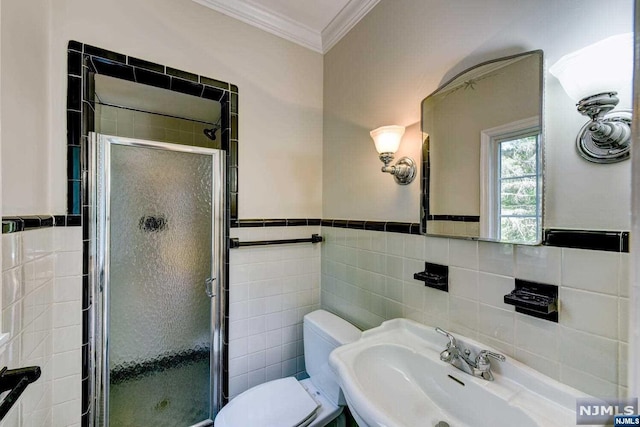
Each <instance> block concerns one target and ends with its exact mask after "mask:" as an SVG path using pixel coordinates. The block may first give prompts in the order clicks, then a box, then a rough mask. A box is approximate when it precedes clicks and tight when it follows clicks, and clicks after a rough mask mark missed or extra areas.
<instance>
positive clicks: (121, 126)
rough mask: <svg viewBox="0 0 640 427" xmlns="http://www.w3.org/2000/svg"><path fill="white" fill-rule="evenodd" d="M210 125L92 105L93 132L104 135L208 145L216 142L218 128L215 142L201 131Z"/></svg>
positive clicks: (198, 145)
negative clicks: (94, 113)
mask: <svg viewBox="0 0 640 427" xmlns="http://www.w3.org/2000/svg"><path fill="white" fill-rule="evenodd" d="M212 127H213V125H210V124H203V123H199V122H195V121H193V120H186V119H179V118H175V117H167V116H163V115H160V114H151V113H146V112H144V111H132V110H128V109H125V108H118V107H112V106H108V105H100V104H97V105H96V131H97V132H99V133H102V134H105V135H113V136H123V137H127V138H137V139H149V140H152V141H160V142H171V143H174V144H183V145H194V146H196V147H207V148H211V147H212V146H218V145H219V142H220V131H219V130H218V131H217V134H216V136H217V138H216V139H217V142H218V143H217V144H216V143H215V142H212V141H211V140H210V139H209V138H207V137H206V136H205V134H204V130H205V129H210V128H212Z"/></svg>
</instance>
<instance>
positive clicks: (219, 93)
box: [22, 40, 319, 427]
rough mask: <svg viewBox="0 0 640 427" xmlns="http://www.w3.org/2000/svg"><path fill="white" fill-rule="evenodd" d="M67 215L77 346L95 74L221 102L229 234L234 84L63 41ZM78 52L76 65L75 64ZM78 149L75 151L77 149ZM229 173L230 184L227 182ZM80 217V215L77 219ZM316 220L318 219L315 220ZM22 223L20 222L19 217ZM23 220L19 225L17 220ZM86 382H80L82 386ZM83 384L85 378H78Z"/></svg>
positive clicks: (234, 195)
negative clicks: (76, 238) (77, 261)
mask: <svg viewBox="0 0 640 427" xmlns="http://www.w3.org/2000/svg"><path fill="white" fill-rule="evenodd" d="M67 55H68V56H67V64H68V69H67V75H68V77H67V79H68V82H69V87H68V89H67V106H68V107H67V138H66V140H67V161H68V162H69V163H70V164H68V165H67V174H68V176H67V215H66V216H62V217H55V218H54V222H55V224H56V225H58V224H60V225H65V226H80V225H82V226H83V228H82V238H83V242H84V244H83V248H84V250H83V273H85V274H83V294H82V295H83V297H82V301H83V303H82V308H83V311H82V315H83V331H82V344H83V346H86V347H83V348H87V349H88V346H89V345H90V339H89V338H90V336H89V332H90V331H89V326H88V325H89V322H88V320H89V314H90V310H91V308H92V295H91V289H90V283H89V280H88V276H87V274H86V272H87V271H88V267H89V264H88V261H89V254H88V253H87V246H88V244H89V242H90V239H91V235H90V233H89V221H88V213H89V208H90V206H89V199H88V176H89V171H88V157H87V153H88V144H89V133H90V132H92V131H94V130H95V117H94V116H95V96H94V91H95V87H94V86H95V74H103V75H107V76H112V77H116V78H120V79H125V80H129V81H132V82H136V83H140V84H145V85H149V86H154V87H159V88H163V89H168V90H173V91H175V92H181V93H186V94H189V95H193V96H196V97H200V98H203V99H210V100H214V101H217V102H220V104H221V119H222V120H221V125H222V126H221V127H222V129H221V138H220V148H221V149H222V150H224V151H225V152H226V158H225V160H226V171H227V176H226V185H227V187H226V188H227V191H226V194H225V195H224V197H225V201H226V211H225V218H224V225H225V234H226V235H227V236H228V234H229V225H230V223H233V222H236V221H237V219H238V182H237V175H238V120H239V119H238V87H237V86H236V85H232V84H229V83H225V82H222V81H220V80H215V79H211V78H208V77H205V76H199V75H197V74H193V73H189V72H187V71H182V70H178V69H175V68H170V67H167V66H165V65H161V64H157V63H154V62H150V61H146V60H144V59H140V58H136V57H130V56H127V55H124V54H121V53H117V52H113V51H109V50H105V49H101V48H98V47H95V46H90V45H86V44H83V43H80V42H77V41H73V40H72V41H69V44H68V49H67ZM78 58H80V70H79V69H78ZM78 150H79V152H78ZM232 177H235V178H236V179H234V180H233V186H232V185H231V182H232ZM83 218H84V221H83V220H82V219H83ZM318 221H319V220H318ZM22 224H24V223H22ZM22 226H24V225H22ZM224 250H225V253H226V255H227V256H226V260H225V267H226V268H225V271H224V275H225V283H228V279H229V275H228V271H229V261H228V253H229V248H228V247H225V248H224ZM228 292H229V290H228V287H225V288H224V289H223V291H222V293H221V294H220V295H219V298H220V303H221V306H224V307H225V308H226V310H227V311H226V313H227V315H226V316H225V318H224V319H223V322H222V326H221V327H222V330H223V342H222V357H221V358H222V365H223V366H222V370H223V372H226V371H227V369H228V361H229V355H228V352H229V349H228V344H227V341H226V338H227V337H228V336H229V323H228V309H229V298H228ZM88 372H89V366H88V363H85V362H83V381H85V379H88V376H87V375H85V374H88ZM88 384H89V382H88V381H87V382H86V385H87V386H88ZM83 385H85V383H84V382H83ZM221 388H222V394H223V396H222V400H223V403H225V402H226V399H227V396H228V394H229V393H228V389H229V378H228V376H227V375H225V376H223V378H222V387H221ZM89 393H90V390H89V389H88V387H84V386H83V389H82V394H83V396H82V398H83V408H82V410H83V413H82V426H83V427H86V426H88V425H89V424H90V419H91V410H90V408H87V407H86V405H85V403H86V402H91V399H90V397H91V396H90V395H89Z"/></svg>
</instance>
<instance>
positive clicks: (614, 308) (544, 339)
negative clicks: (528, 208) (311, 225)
mask: <svg viewBox="0 0 640 427" xmlns="http://www.w3.org/2000/svg"><path fill="white" fill-rule="evenodd" d="M322 234H323V236H324V237H325V243H323V244H322V293H321V300H322V307H323V308H326V309H328V310H331V311H333V312H335V313H336V314H338V315H341V316H343V317H344V318H346V319H347V320H349V321H351V322H353V323H354V324H356V325H358V326H360V327H361V328H363V329H367V328H371V327H375V326H377V325H379V324H380V323H381V322H382V321H384V320H387V319H391V318H394V317H409V318H412V319H414V320H417V321H420V322H423V323H425V324H428V325H432V326H441V327H443V328H445V329H446V328H448V329H450V330H451V331H452V332H455V333H459V334H462V335H467V336H469V337H471V338H473V339H476V340H478V341H480V342H483V343H485V344H487V345H488V346H493V347H495V348H497V349H498V350H500V351H502V352H504V353H506V354H507V355H509V356H512V357H514V358H516V359H518V360H520V361H522V362H524V363H526V364H528V365H529V366H531V367H532V368H534V369H537V370H539V371H541V372H542V373H544V374H546V375H549V376H551V377H553V378H556V379H558V380H560V381H561V382H564V383H566V384H568V385H570V386H573V387H575V388H577V389H580V390H582V391H585V392H587V393H590V394H592V395H596V396H602V397H606V396H616V395H625V394H626V393H627V389H626V380H623V379H622V377H625V376H626V363H627V355H626V352H627V347H628V346H627V344H626V342H627V341H628V338H627V335H628V333H629V332H628V326H627V324H628V316H629V313H628V311H629V300H628V298H627V297H628V294H629V291H628V289H629V285H628V274H627V273H626V268H627V265H628V254H618V253H611V252H602V251H587V250H578V249H565V248H554V247H545V246H513V245H504V244H494V243H484V242H480V243H478V242H474V241H465V240H454V239H451V240H450V239H445V238H432V237H424V236H414V235H404V234H395V233H382V232H377V231H365V230H350V229H340V228H331V227H323V228H322ZM361 241H362V242H366V241H372V242H373V241H376V242H377V244H376V246H375V248H373V247H372V246H371V247H362V245H359V244H357V242H361ZM424 261H428V262H434V263H438V264H445V265H449V266H450V267H449V286H450V287H449V293H444V292H440V291H437V290H434V289H431V288H427V287H425V286H423V285H422V282H418V281H415V280H413V278H412V276H413V273H415V272H417V271H421V270H423V269H424ZM515 277H518V278H521V279H525V280H532V281H539V282H543V283H550V284H557V285H559V286H560V303H561V309H560V317H559V323H558V324H556V323H552V322H547V321H543V320H539V319H536V318H533V317H530V316H525V315H522V314H520V313H516V312H515V311H514V309H513V307H512V306H510V305H506V304H504V302H503V296H504V295H505V294H506V293H508V292H510V291H511V290H512V289H513V288H514V278H515ZM354 278H355V279H354ZM358 278H363V280H358ZM381 283H382V284H384V286H381V285H380V284H381Z"/></svg>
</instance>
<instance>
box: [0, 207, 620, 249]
mask: <svg viewBox="0 0 640 427" xmlns="http://www.w3.org/2000/svg"><path fill="white" fill-rule="evenodd" d="M80 225H81V216H80V215H24V216H6V217H2V234H9V233H17V232H20V231H26V230H33V229H38V228H46V227H65V226H66V227H78V226H80ZM297 226H322V227H334V228H350V229H354V230H369V231H384V232H388V233H401V234H415V235H420V224H419V223H414V222H396V221H366V220H345V219H319V218H275V219H274V218H270V219H265V218H262V219H240V220H238V221H235V222H233V223H232V224H231V227H232V228H258V227H297ZM629 238H630V233H629V232H628V231H606V230H569V229H556V228H550V229H545V230H544V241H543V243H542V244H543V245H544V246H553V247H560V248H575V249H586V250H594V251H606V252H622V253H628V252H629Z"/></svg>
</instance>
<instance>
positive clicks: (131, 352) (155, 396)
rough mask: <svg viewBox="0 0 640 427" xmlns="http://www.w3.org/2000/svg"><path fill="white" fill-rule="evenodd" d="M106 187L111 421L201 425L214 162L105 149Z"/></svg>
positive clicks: (205, 404) (205, 409)
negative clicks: (108, 158)
mask: <svg viewBox="0 0 640 427" xmlns="http://www.w3.org/2000/svg"><path fill="white" fill-rule="evenodd" d="M110 187H111V188H110V195H109V203H110V209H109V214H110V218H109V224H110V232H109V237H110V247H109V254H110V255H109V263H110V265H109V319H110V320H109V326H110V342H109V370H110V383H111V392H110V402H111V403H110V409H109V412H110V419H111V421H112V422H111V424H112V425H115V424H113V422H117V425H129V424H123V423H124V422H125V421H123V420H127V421H126V422H127V423H130V425H148V424H146V423H149V422H150V421H151V418H153V419H154V421H153V423H154V424H153V425H158V426H159V425H185V426H186V425H191V424H194V423H196V422H198V421H202V420H204V419H207V418H208V417H209V389H210V382H209V381H210V375H209V352H210V348H211V343H210V340H211V338H210V337H211V299H210V298H209V297H208V296H207V294H206V292H205V285H204V283H205V280H206V279H207V278H208V277H210V276H211V247H212V243H211V242H212V235H211V229H212V224H211V218H212V212H211V209H212V208H211V205H212V203H211V193H212V157H211V156H209V155H204V154H194V153H185V152H177V151H168V150H163V149H157V148H146V147H136V146H127V145H116V144H112V145H111V166H110ZM180 370H185V373H186V372H199V374H198V375H186V374H185V375H182V374H181V373H180ZM150 377H153V378H154V379H153V380H151V379H150ZM163 377H167V378H166V379H163ZM187 377H188V378H189V380H190V381H189V384H184V385H185V387H175V388H174V386H173V385H176V386H177V385H178V382H176V381H174V380H171V378H187ZM145 384H147V385H148V387H146V390H145V391H142V390H143V389H145V387H144V385H145ZM178 388H179V390H178ZM185 393H186V394H187V395H186V396H185ZM189 393H191V394H192V397H189ZM178 395H180V396H178ZM198 402H200V403H198ZM185 404H186V405H188V406H186V407H185ZM151 414H153V415H154V417H152V416H151ZM156 416H157V419H164V420H165V424H163V423H158V421H157V420H156ZM116 420H119V421H116Z"/></svg>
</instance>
